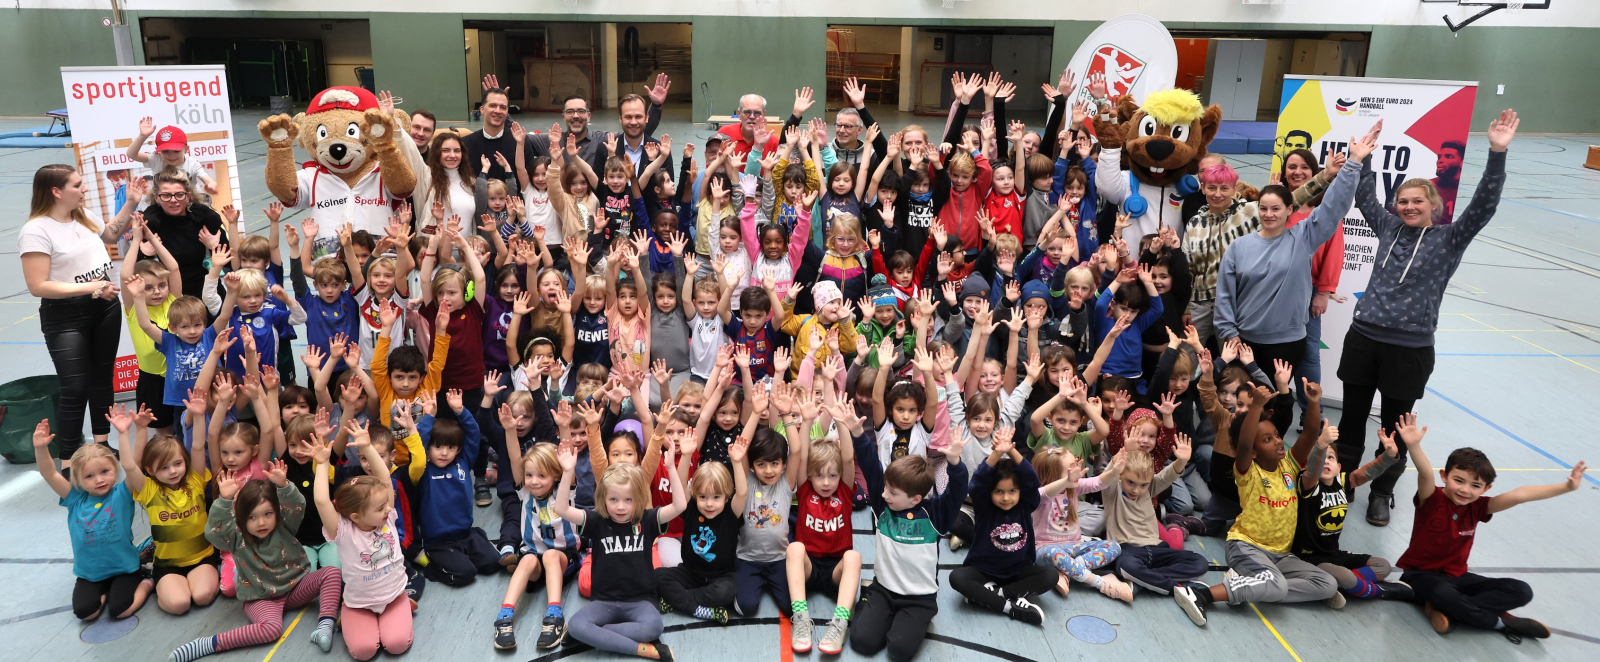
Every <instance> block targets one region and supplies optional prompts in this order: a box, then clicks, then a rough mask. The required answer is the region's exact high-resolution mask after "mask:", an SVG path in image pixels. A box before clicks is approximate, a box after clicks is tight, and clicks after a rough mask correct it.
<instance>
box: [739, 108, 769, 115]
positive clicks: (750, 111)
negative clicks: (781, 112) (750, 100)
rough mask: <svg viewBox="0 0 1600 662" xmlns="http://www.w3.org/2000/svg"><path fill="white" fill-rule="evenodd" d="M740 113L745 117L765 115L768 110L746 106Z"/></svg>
mask: <svg viewBox="0 0 1600 662" xmlns="http://www.w3.org/2000/svg"><path fill="white" fill-rule="evenodd" d="M739 114H740V115H743V116H745V117H761V116H763V115H766V114H767V111H765V110H762V109H760V108H746V109H744V110H741V111H739Z"/></svg>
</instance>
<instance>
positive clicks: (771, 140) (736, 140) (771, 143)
mask: <svg viewBox="0 0 1600 662" xmlns="http://www.w3.org/2000/svg"><path fill="white" fill-rule="evenodd" d="M740 126H741V125H740V124H739V123H738V122H735V123H733V124H729V125H727V126H724V127H722V128H721V129H718V130H717V133H720V134H722V137H724V138H727V139H728V142H729V143H732V144H730V145H728V146H726V147H723V149H729V148H731V149H732V150H733V151H732V152H729V154H738V153H740V152H750V151H752V150H753V148H754V147H755V145H752V144H751V143H750V141H748V140H745V139H744V129H742V128H740ZM779 133H780V132H778V131H773V132H772V135H771V136H770V137H768V138H767V144H766V145H763V146H762V148H761V153H760V154H757V155H756V160H757V161H759V160H761V157H764V156H766V155H767V154H770V153H772V151H773V150H776V149H778V134H779ZM745 158H749V155H746V156H745Z"/></svg>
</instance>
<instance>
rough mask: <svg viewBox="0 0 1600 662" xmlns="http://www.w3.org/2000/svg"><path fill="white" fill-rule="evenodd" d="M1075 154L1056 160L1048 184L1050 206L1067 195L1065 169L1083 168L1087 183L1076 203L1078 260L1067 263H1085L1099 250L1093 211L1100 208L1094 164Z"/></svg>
mask: <svg viewBox="0 0 1600 662" xmlns="http://www.w3.org/2000/svg"><path fill="white" fill-rule="evenodd" d="M1076 156H1077V155H1076V153H1074V154H1073V157H1074V158H1072V159H1070V160H1069V159H1063V158H1059V157H1058V158H1056V170H1055V177H1054V179H1052V180H1051V184H1050V204H1052V205H1054V204H1057V203H1058V202H1059V201H1060V200H1061V196H1063V195H1066V193H1067V168H1070V167H1072V166H1078V167H1080V168H1083V173H1084V174H1086V175H1088V176H1089V183H1088V185H1087V186H1085V187H1084V190H1083V199H1082V200H1079V201H1078V259H1077V260H1068V261H1069V262H1087V261H1088V260H1089V256H1091V255H1094V252H1095V251H1097V250H1099V249H1100V238H1099V235H1098V234H1096V229H1095V223H1096V221H1097V219H1096V218H1095V210H1096V209H1098V208H1099V206H1100V195H1099V194H1098V193H1097V192H1096V191H1095V188H1094V172H1095V164H1094V161H1093V160H1091V159H1078V158H1076Z"/></svg>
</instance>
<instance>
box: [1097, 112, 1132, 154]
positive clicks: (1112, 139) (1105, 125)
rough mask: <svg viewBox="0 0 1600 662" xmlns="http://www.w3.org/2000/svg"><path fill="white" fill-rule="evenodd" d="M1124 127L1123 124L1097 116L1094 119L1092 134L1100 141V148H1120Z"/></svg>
mask: <svg viewBox="0 0 1600 662" xmlns="http://www.w3.org/2000/svg"><path fill="white" fill-rule="evenodd" d="M1124 128H1125V127H1124V126H1123V125H1121V124H1112V123H1111V122H1110V121H1109V120H1103V119H1100V118H1098V117H1096V118H1095V119H1094V136H1095V138H1096V139H1098V140H1099V141H1100V148H1101V149H1121V148H1122V144H1123V134H1122V132H1123V130H1124Z"/></svg>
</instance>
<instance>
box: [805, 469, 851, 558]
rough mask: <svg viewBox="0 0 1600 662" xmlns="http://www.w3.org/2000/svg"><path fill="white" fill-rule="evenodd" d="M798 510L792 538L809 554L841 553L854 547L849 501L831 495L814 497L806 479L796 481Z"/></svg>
mask: <svg viewBox="0 0 1600 662" xmlns="http://www.w3.org/2000/svg"><path fill="white" fill-rule="evenodd" d="M799 497H800V511H799V512H798V513H796V514H795V524H796V525H797V526H796V527H795V531H794V539H795V542H798V543H800V544H802V545H805V546H806V553H807V554H810V555H812V556H844V553H845V552H846V551H848V550H850V549H851V548H852V547H854V541H855V538H854V532H853V531H851V529H850V501H849V500H848V499H841V498H839V493H838V492H837V491H836V492H834V494H833V496H830V497H822V496H817V492H816V490H814V489H811V481H810V480H802V481H800V492H799Z"/></svg>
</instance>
